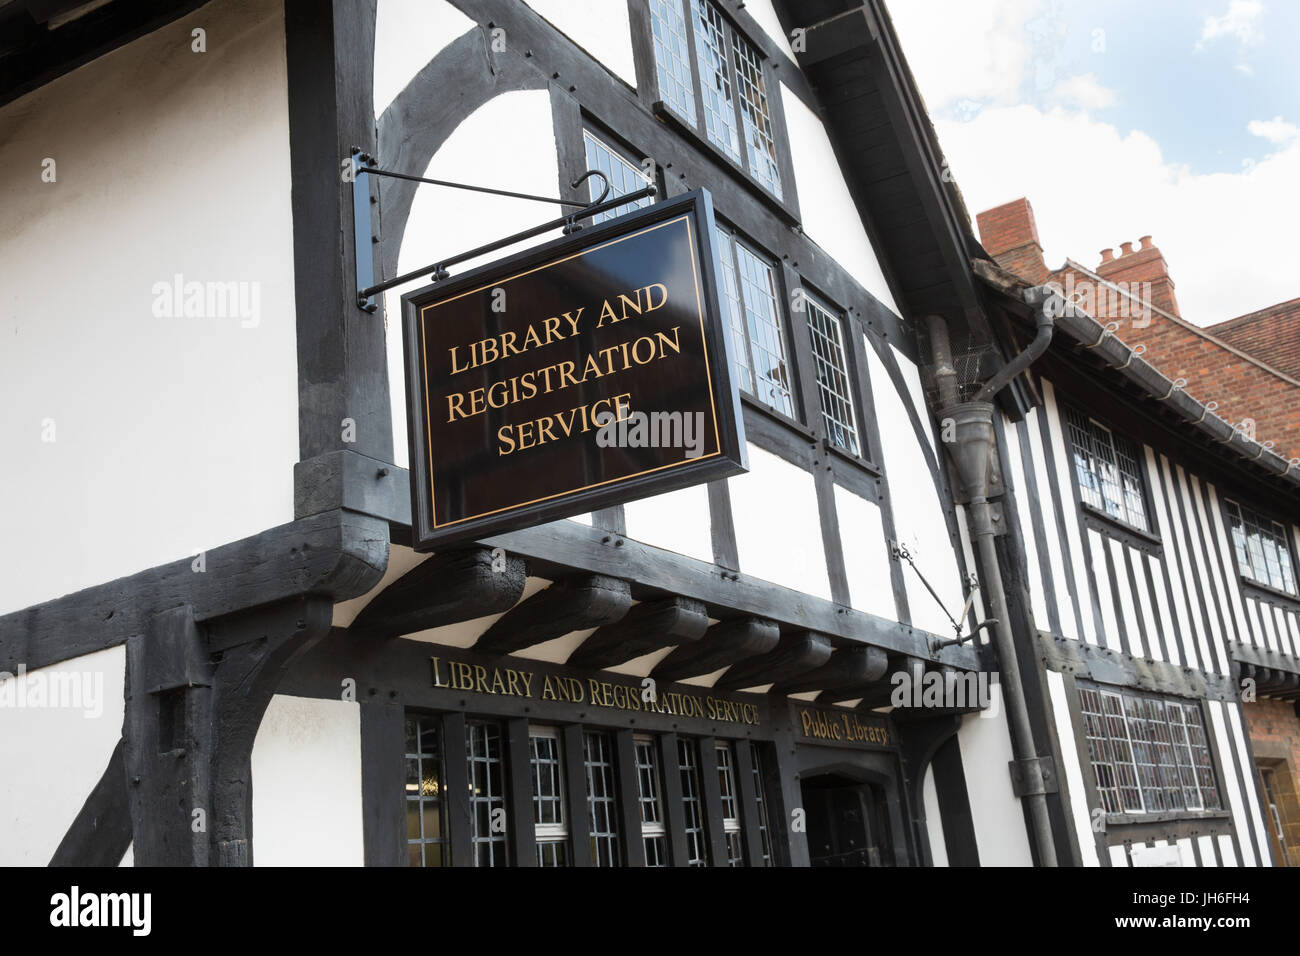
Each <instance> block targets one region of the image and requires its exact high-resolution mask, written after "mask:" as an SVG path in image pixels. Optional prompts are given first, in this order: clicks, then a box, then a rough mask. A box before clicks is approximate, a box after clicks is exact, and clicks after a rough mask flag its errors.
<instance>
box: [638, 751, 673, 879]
mask: <svg viewBox="0 0 1300 956" xmlns="http://www.w3.org/2000/svg"><path fill="white" fill-rule="evenodd" d="M632 746H633V751H634V752H635V754H636V781H637V805H638V806H639V807H640V810H641V842H642V843H643V844H644V845H645V865H646V866H655V867H659V866H667V865H668V833H667V829H666V827H665V825H664V822H665V821H664V803H663V790H662V787H661V783H660V777H659V754H658V752H657V751H656V750H655V743H654V741H653V740H652V739H650V738H649V737H637V738H635V739H634V740H633V743H632Z"/></svg>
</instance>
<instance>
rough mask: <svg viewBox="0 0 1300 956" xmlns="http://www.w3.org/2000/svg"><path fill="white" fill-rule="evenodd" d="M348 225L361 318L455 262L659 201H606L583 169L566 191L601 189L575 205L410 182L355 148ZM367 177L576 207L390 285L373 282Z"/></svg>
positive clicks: (629, 197) (651, 192) (642, 195)
mask: <svg viewBox="0 0 1300 956" xmlns="http://www.w3.org/2000/svg"><path fill="white" fill-rule="evenodd" d="M351 162H352V224H353V233H354V239H355V243H354V245H355V248H356V276H357V308H359V309H361V310H363V311H365V312H375V311H377V310H378V309H379V304H378V302H376V301H375V296H377V295H378V294H379V293H381V292H384V291H386V290H388V289H391V288H393V287H394V286H399V285H402V284H403V283H406V282H411V281H414V280H415V279H423V278H428V279H429V281H431V282H440V281H442V280H443V279H446V278H447V277H448V272H447V267H448V266H453V265H456V264H458V263H461V262H465V261H468V260H470V259H475V258H477V257H479V256H481V255H485V254H487V253H489V252H495V251H496V250H498V249H504V248H505V247H506V246H511V245H514V244H515V243H517V242H521V241H522V240H524V239H531V238H533V237H535V236H540V235H542V234H543V233H546V232H550V231H551V230H552V229H562V230H563V231H564V234H565V235H566V236H567V235H570V234H571V233H574V232H577V231H578V230H579V229H581V228H582V224H581V223H580V222H579V220H580V219H585V218H587V217H588V216H595V215H599V214H600V213H602V212H609V211H610V210H612V209H617V208H618V207H620V206H625V205H627V204H628V203H634V202H637V201H638V200H641V199H649V198H657V197H658V195H659V189H658V187H656V186H654V185H647V186H645V187H644V188H642V189H638V190H636V191H635V192H630V193H625V194H623V195H621V196H615V197H614V198H613V199H610V198H609V192H610V183H609V177H608V176H606V175H605V174H604V173H603V172H601V171H600V170H598V169H589V170H587V171H586V172H584V173H583V174H582V175H581V176H579V177H578V178H577V179H575V180H574V181H573V182H572V183H571V184H570V185H571V186H572V188H574V189H577V188H578V187H579V186H581V185H582V184H583V183H584V182H586V181H587V180H588V179H590V178H591V177H592V176H599V177H600V179H601V181H602V182H603V183H604V184H605V188H604V189H603V190H602V191H601V194H600V196H599V198H597V199H594V200H592V201H591V202H576V201H574V200H569V199H556V198H554V197H552V196H534V195H530V194H529V193H519V192H512V191H510V190H506V189H493V188H491V187H488V186H476V185H472V184H470V183H456V182H449V181H447V180H443V179H426V178H424V177H422V176H411V175H408V174H407V173H398V172H394V171H393V170H389V169H380V168H379V167H378V166H377V165H376V164H375V159H374V157H373V156H371V155H370V154H369V153H365V152H362V151H361V149H360V148H359V147H356V146H354V147H352V157H351ZM372 176H386V177H389V178H390V179H405V180H407V181H408V182H414V183H423V184H426V185H430V186H445V187H447V188H449V189H468V190H471V191H472V192H480V193H489V194H491V195H494V196H509V197H510V198H512V199H528V200H532V201H533V202H545V203H554V204H556V205H560V206H573V207H576V210H575V211H574V212H571V213H569V214H568V215H565V216H561V217H560V218H558V219H553V220H550V221H549V222H544V223H542V224H541V225H539V226H533V227H532V228H530V229H525V230H524V231H522V232H517V233H514V234H513V235H510V236H506V237H505V238H503V239H497V240H495V241H493V242H489V243H487V244H486V245H482V246H478V247H477V248H474V249H470V250H468V251H466V252H461V253H458V254H456V255H454V256H449V257H447V258H445V259H441V260H440V261H438V262H435V263H433V264H431V265H428V266H425V267H424V268H422V269H416V270H415V271H413V272H407V273H405V274H403V275H399V276H395V277H393V278H392V279H385V280H384V281H382V282H375V256H374V246H375V245H376V244H377V243H378V242H379V235H378V228H377V227H376V226H375V223H374V215H373V211H372V207H373V206H374V205H375V203H376V200H375V198H374V197H373V196H372V195H371V182H370V178H371V177H372Z"/></svg>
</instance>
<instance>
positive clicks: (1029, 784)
mask: <svg viewBox="0 0 1300 956" xmlns="http://www.w3.org/2000/svg"><path fill="white" fill-rule="evenodd" d="M1007 769H1009V770H1010V771H1011V790H1012V792H1013V793H1015V795H1016V796H1017V797H1029V796H1035V795H1038V794H1046V793H1057V792H1059V791H1060V789H1061V787H1060V784H1059V783H1058V782H1057V777H1056V762H1055V761H1054V760H1053V759H1052V758H1051V757H1026V758H1025V759H1024V760H1010V761H1008V762H1007Z"/></svg>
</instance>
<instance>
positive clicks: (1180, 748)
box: [1079, 686, 1220, 813]
mask: <svg viewBox="0 0 1300 956" xmlns="http://www.w3.org/2000/svg"><path fill="white" fill-rule="evenodd" d="M1079 705H1080V712H1081V714H1082V715H1083V722H1084V735H1085V737H1086V738H1087V741H1088V757H1089V760H1090V762H1091V764H1092V769H1093V774H1094V776H1095V778H1096V783H1097V791H1098V794H1099V795H1100V797H1101V802H1102V807H1103V809H1105V811H1106V812H1107V813H1159V812H1162V811H1168V810H1217V809H1219V807H1220V803H1219V788H1218V783H1217V780H1216V778H1215V774H1214V764H1213V760H1212V759H1211V756H1210V750H1209V746H1208V745H1207V743H1206V737H1205V726H1204V723H1203V722H1202V719H1201V711H1200V708H1199V707H1197V706H1196V705H1195V704H1189V703H1184V702H1182V701H1177V700H1171V699H1168V698H1156V697H1153V696H1151V695H1148V694H1137V693H1133V692H1131V691H1122V692H1116V691H1109V690H1100V689H1097V688H1093V687H1085V686H1081V687H1080V688H1079Z"/></svg>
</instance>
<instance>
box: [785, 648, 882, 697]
mask: <svg viewBox="0 0 1300 956" xmlns="http://www.w3.org/2000/svg"><path fill="white" fill-rule="evenodd" d="M888 663H889V655H888V654H886V653H885V651H884V650H882V649H881V648H879V647H841V648H838V649H837V650H836V651H835V652H834V653H832V654H831V656H830V658H829V659H828V660H827V661H826V663H825V664H822V665H821V666H820V667H814V668H813V669H812V670H810V671H805V672H804V673H802V674H799V675H798V676H796V677H791V678H789V679H788V680H783V681H781V682H780V683H778V684H777V685H776V686H775V687H773V688H772V690H771V693H773V694H781V695H789V694H803V693H807V692H808V691H814V690H821V691H824V690H827V689H829V688H835V687H854V686H857V685H859V684H866V683H870V682H871V681H873V680H879V679H880V678H881V677H882V676H883V675H884V673H885V668H886V667H887V666H888Z"/></svg>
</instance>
